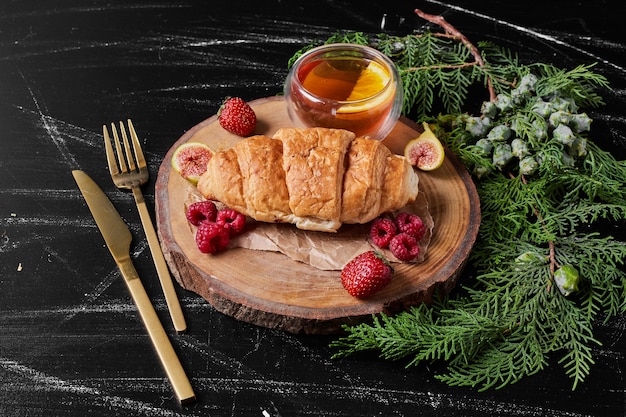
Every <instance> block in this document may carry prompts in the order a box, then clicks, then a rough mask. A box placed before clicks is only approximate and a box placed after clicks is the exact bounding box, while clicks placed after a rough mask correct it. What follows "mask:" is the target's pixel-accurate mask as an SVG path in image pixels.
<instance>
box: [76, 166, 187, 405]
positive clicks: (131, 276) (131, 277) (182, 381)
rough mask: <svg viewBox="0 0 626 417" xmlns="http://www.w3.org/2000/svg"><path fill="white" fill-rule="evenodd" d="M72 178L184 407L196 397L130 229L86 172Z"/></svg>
mask: <svg viewBox="0 0 626 417" xmlns="http://www.w3.org/2000/svg"><path fill="white" fill-rule="evenodd" d="M72 175H73V176H74V179H75V181H76V184H78V188H79V189H80V191H81V193H82V195H83V197H84V198H85V201H86V202H87V206H88V207H89V210H90V211H91V214H92V215H93V218H94V220H95V221H96V224H97V225H98V229H100V233H101V234H102V236H103V237H104V241H105V242H106V245H107V247H108V248H109V251H110V252H111V255H112V256H113V259H114V260H115V263H116V264H117V266H118V268H119V269H120V271H121V273H122V276H123V277H124V281H125V282H126V284H127V286H128V289H129V291H130V294H131V296H132V298H133V300H134V302H135V305H136V306H137V309H138V310H139V314H140V316H141V318H142V320H143V322H144V324H145V326H146V329H147V330H148V334H149V336H150V339H151V340H152V344H153V345H154V347H155V349H156V351H157V354H158V356H159V359H160V360H161V364H162V365H163V368H164V369H165V372H166V374H167V376H168V378H169V380H170V383H171V384H172V387H173V389H174V392H175V394H176V396H177V397H178V399H179V401H180V402H181V403H182V404H188V403H190V402H193V401H194V400H195V398H196V396H195V394H194V391H193V388H192V387H191V384H190V382H189V379H188V378H187V375H186V373H185V370H184V369H183V367H182V365H181V363H180V360H179V359H178V356H177V355H176V352H175V351H174V348H173V346H172V343H171V342H170V340H169V338H168V336H167V333H165V329H164V328H163V324H161V322H160V320H159V317H158V316H157V314H156V311H155V310H154V307H153V306H152V302H151V301H150V298H149V297H148V294H147V293H146V290H145V288H144V286H143V284H142V283H141V280H140V279H139V275H138V274H137V270H136V269H135V266H134V265H133V263H132V260H131V257H130V244H131V241H132V235H131V233H130V229H128V226H127V225H126V223H124V220H123V219H122V217H121V216H120V215H119V213H118V212H117V210H116V209H115V206H113V203H111V200H109V198H108V197H107V196H106V194H104V192H103V191H102V190H101V189H100V187H98V185H97V184H96V183H95V182H94V181H93V180H92V179H91V178H90V177H89V176H88V175H87V174H86V173H84V172H83V171H80V170H74V171H72Z"/></svg>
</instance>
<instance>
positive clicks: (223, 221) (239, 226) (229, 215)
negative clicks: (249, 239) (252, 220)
mask: <svg viewBox="0 0 626 417" xmlns="http://www.w3.org/2000/svg"><path fill="white" fill-rule="evenodd" d="M215 222H216V223H217V224H219V225H220V226H222V227H224V228H225V229H227V230H228V232H229V233H230V235H231V236H236V235H238V234H239V233H241V232H242V231H243V228H244V227H246V216H244V215H243V214H241V213H239V212H238V211H236V210H233V209H224V210H220V211H218V212H217V219H216V220H215Z"/></svg>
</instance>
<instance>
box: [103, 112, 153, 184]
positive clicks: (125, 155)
mask: <svg viewBox="0 0 626 417" xmlns="http://www.w3.org/2000/svg"><path fill="white" fill-rule="evenodd" d="M119 125H120V132H121V135H122V141H120V138H119V136H118V133H117V129H116V127H115V123H111V131H112V132H113V139H114V142H115V150H116V152H115V153H114V152H113V147H112V146H111V138H110V136H109V131H108V129H107V126H106V125H103V126H102V133H103V135H104V139H105V140H104V146H105V149H106V155H107V162H108V165H109V171H110V172H111V175H117V174H119V173H120V171H121V172H122V173H127V172H132V171H135V170H141V169H145V168H146V167H147V165H146V160H145V158H144V156H143V151H142V150H141V144H140V143H139V138H138V137H137V133H136V132H135V128H134V126H133V122H132V121H131V120H130V119H128V130H129V132H130V137H131V141H132V148H131V144H130V141H129V140H128V135H127V134H126V128H125V127H124V123H123V122H121V121H120V122H119ZM121 142H123V143H124V148H123V149H122V145H121ZM115 154H117V163H116V158H115ZM135 164H136V165H135Z"/></svg>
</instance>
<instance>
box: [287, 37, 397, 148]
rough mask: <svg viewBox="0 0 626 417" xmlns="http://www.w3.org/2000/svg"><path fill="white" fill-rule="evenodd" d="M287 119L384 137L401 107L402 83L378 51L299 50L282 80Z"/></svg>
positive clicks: (339, 47) (342, 48)
mask: <svg viewBox="0 0 626 417" xmlns="http://www.w3.org/2000/svg"><path fill="white" fill-rule="evenodd" d="M285 100H286V103H287V110H288V113H289V118H290V119H291V121H292V123H294V124H295V125H296V126H298V127H328V128H338V129H346V130H350V131H352V132H354V133H355V134H356V135H357V137H359V136H363V137H369V138H370V139H378V140H382V139H384V138H385V137H386V136H387V134H388V133H389V132H390V131H391V129H392V128H393V126H394V125H395V123H396V122H397V120H398V117H399V116H400V112H401V110H402V100H403V90H402V81H401V80H400V76H399V74H398V70H397V69H396V66H395V65H394V64H393V62H392V61H391V60H390V59H389V58H388V57H387V56H385V55H384V54H382V53H381V52H380V51H378V50H376V49H374V48H370V47H368V46H362V45H354V44H339V43H336V44H328V45H323V46H318V47H317V48H313V49H311V50H310V51H308V52H306V53H305V54H303V55H302V56H301V57H300V58H298V60H297V61H296V62H295V63H294V64H293V66H292V68H291V70H290V72H289V75H288V76H287V80H286V82H285Z"/></svg>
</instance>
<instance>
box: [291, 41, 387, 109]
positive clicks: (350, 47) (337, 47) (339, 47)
mask: <svg viewBox="0 0 626 417" xmlns="http://www.w3.org/2000/svg"><path fill="white" fill-rule="evenodd" d="M330 51H337V52H341V51H346V52H351V51H358V52H366V53H367V54H369V55H366V56H363V58H365V59H370V58H373V59H372V60H378V61H379V63H380V61H382V62H383V63H384V65H385V67H386V68H387V69H388V70H389V80H388V81H387V83H386V84H385V86H384V87H383V88H381V89H380V90H379V91H378V92H377V93H376V94H373V95H371V96H368V97H364V98H361V99H358V100H333V99H329V98H328V97H323V96H320V95H318V94H315V93H313V92H311V91H309V90H308V89H306V88H305V87H304V85H302V82H301V81H300V78H299V77H298V74H297V69H298V68H299V67H300V66H301V65H302V63H303V62H305V61H306V60H307V59H311V57H313V58H315V57H317V55H320V54H322V53H324V52H330ZM355 58H359V57H355ZM291 71H292V78H293V79H292V82H294V83H295V84H296V86H297V87H298V90H299V91H300V92H301V93H305V94H306V95H307V96H308V97H310V98H313V99H314V100H318V101H324V102H325V103H328V104H337V105H350V104H360V103H364V102H367V101H370V100H374V99H376V98H377V97H379V96H380V95H382V94H386V92H387V90H388V89H389V88H392V87H393V85H394V83H395V81H396V79H397V78H398V77H399V74H398V70H397V68H396V66H395V64H394V63H393V61H391V59H390V58H389V57H388V56H387V55H385V54H383V53H382V52H380V51H379V50H377V49H375V48H372V47H371V46H367V45H359V44H352V43H329V44H324V45H320V46H317V47H315V48H312V49H310V50H308V51H306V52H305V53H304V54H302V55H301V56H300V57H299V58H298V59H297V60H296V61H295V62H294V64H293V66H292V67H291Z"/></svg>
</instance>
